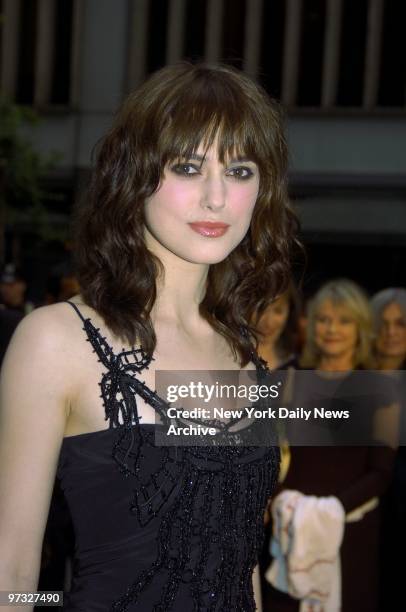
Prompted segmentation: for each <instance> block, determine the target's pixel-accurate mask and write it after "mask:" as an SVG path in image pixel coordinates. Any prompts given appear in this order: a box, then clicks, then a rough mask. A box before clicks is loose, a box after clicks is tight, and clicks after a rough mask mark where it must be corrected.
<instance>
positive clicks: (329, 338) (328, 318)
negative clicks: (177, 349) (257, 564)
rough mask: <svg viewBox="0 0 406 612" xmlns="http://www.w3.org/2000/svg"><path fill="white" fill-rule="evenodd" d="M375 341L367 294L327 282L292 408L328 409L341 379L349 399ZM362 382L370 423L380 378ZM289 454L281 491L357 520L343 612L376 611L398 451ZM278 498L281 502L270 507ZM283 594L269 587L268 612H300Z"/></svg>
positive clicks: (349, 528) (307, 449)
mask: <svg viewBox="0 0 406 612" xmlns="http://www.w3.org/2000/svg"><path fill="white" fill-rule="evenodd" d="M371 338H372V315H371V310H370V307H369V304H368V299H367V297H366V295H365V294H364V292H363V291H362V289H361V288H360V287H359V286H358V285H356V284H355V283H354V282H352V281H350V280H346V279H338V280H333V281H330V282H328V283H327V284H325V285H324V286H323V287H322V288H321V289H320V290H319V291H318V292H317V293H316V295H315V296H314V298H313V299H312V301H311V303H310V307H309V311H308V324H307V339H306V344H305V347H304V351H303V356H302V360H301V365H302V367H303V368H306V369H313V372H308V373H307V377H306V381H305V382H306V384H305V385H304V384H302V383H300V382H299V381H298V382H296V381H295V385H294V392H293V398H292V405H293V406H306V405H307V406H308V407H310V406H313V405H314V403H315V401H321V403H320V404H316V405H321V406H323V405H325V403H324V401H323V400H325V401H326V402H328V401H330V400H331V398H332V397H333V396H334V389H336V388H337V379H338V380H339V381H341V387H342V389H341V391H342V395H341V396H340V397H348V396H349V395H350V396H351V386H353V385H354V382H355V374H354V370H365V369H367V368H369V367H370V365H371ZM300 374H304V373H300ZM363 376H366V377H367V378H368V380H365V379H364V383H365V384H366V386H367V388H368V391H369V393H368V395H367V396H366V395H365V394H364V395H360V396H359V397H357V398H356V401H354V404H353V405H352V406H351V408H352V409H353V410H355V411H358V409H361V408H367V410H368V411H369V410H370V414H371V422H372V421H373V420H374V419H375V417H376V415H377V414H378V413H380V412H381V411H380V409H381V408H385V407H384V406H382V405H379V404H376V402H377V401H378V399H377V394H376V393H375V391H374V386H376V384H377V382H376V380H375V378H376V377H374V376H373V375H372V373H370V372H364V373H363ZM298 378H299V377H298ZM300 378H301V380H303V378H304V377H303V378H302V377H300ZM356 391H357V390H355V394H354V390H353V392H352V396H353V397H356V396H357V393H356ZM388 393H389V391H388ZM379 397H382V394H380V396H379ZM337 400H339V398H336V399H335V402H336V404H335V407H337ZM389 401H390V402H392V401H393V397H391V398H390V400H389ZM363 404H364V405H363ZM365 404H366V405H365ZM347 407H348V406H347ZM385 414H387V413H386V412H385ZM378 420H379V418H378ZM290 450H291V462H290V467H289V471H288V473H287V476H286V479H285V481H284V483H283V490H295V491H299V492H301V493H303V494H304V495H306V496H317V497H325V496H335V497H336V498H337V499H338V500H339V502H340V503H341V505H342V508H343V510H344V512H345V514H346V515H347V520H351V518H354V517H357V520H354V522H346V524H345V526H344V537H343V541H342V544H341V548H340V558H341V574H342V576H341V585H342V586H341V602H342V607H341V610H342V612H355V611H356V612H374V611H376V610H377V609H378V608H377V601H378V593H377V589H376V585H377V582H378V551H379V528H380V508H379V503H378V502H379V498H380V497H381V495H382V494H383V492H384V490H385V488H386V486H387V484H388V482H389V479H390V475H391V470H392V465H393V458H394V452H395V451H394V450H393V448H391V447H390V446H369V447H368V446H356V445H352V446H334V445H330V446H293V445H291V449H290ZM281 489H282V487H281ZM276 500H277V497H276V498H274V502H273V505H275V503H276ZM350 513H352V515H351V514H350ZM348 517H350V518H348ZM358 519H359V520H358ZM268 575H270V574H269V573H268ZM287 583H288V584H289V576H288V580H287ZM285 591H286V592H282V591H281V590H277V589H276V588H272V590H271V595H270V599H269V603H268V605H269V608H267V609H269V610H272V612H282V611H293V610H299V609H301V610H303V607H301V602H300V600H298V599H294V598H293V597H291V596H290V595H288V593H289V592H291V591H289V588H286V589H285ZM316 609H320V608H316ZM330 609H333V608H330V607H326V608H325V612H327V611H329V610H330Z"/></svg>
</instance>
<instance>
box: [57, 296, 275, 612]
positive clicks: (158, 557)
mask: <svg viewBox="0 0 406 612" xmlns="http://www.w3.org/2000/svg"><path fill="white" fill-rule="evenodd" d="M69 303H70V304H71V305H72V307H73V308H75V310H76V311H77V312H78V314H79V316H80V317H81V319H82V322H83V329H84V331H85V332H86V335H87V339H88V341H89V342H90V343H91V345H92V348H93V350H94V352H95V353H96V354H97V357H98V359H99V360H100V361H101V363H102V364H103V366H104V367H105V369H106V371H105V373H104V374H103V376H102V380H101V382H100V389H101V397H102V399H103V403H104V408H105V418H106V420H108V421H109V430H111V432H112V434H114V439H113V442H112V447H111V456H112V460H113V461H114V464H115V466H116V473H117V478H122V479H123V481H126V483H127V484H126V485H125V486H126V490H127V491H128V490H129V489H131V491H132V493H131V495H130V496H128V517H127V515H125V514H124V512H125V510H122V512H123V517H124V516H125V519H122V520H121V523H122V522H124V520H125V521H128V527H126V529H128V530H130V533H129V538H130V537H132V535H133V534H135V535H136V537H137V538H139V539H140V541H143V538H144V537H146V536H145V534H148V537H150V538H151V539H150V541H149V542H148V545H147V546H146V548H145V550H146V553H145V562H143V559H142V556H143V552H142V551H143V549H142V547H140V548H139V549H138V550H130V551H129V550H128V545H126V546H127V548H126V552H125V554H128V555H130V557H131V558H133V559H135V560H136V563H135V562H134V565H137V569H133V568H132V566H131V563H127V564H125V565H124V564H123V565H122V566H120V567H124V568H125V569H124V570H122V569H120V572H121V575H120V576H119V577H117V583H119V582H120V581H121V582H123V581H124V576H123V571H124V574H126V576H125V578H126V580H127V579H128V578H129V580H128V581H127V586H126V588H125V589H123V590H122V591H121V592H118V591H117V592H111V593H110V591H109V594H111V601H110V603H109V604H108V605H107V606H106V598H105V597H104V598H103V601H104V605H105V606H106V607H96V604H95V607H94V608H91V607H89V605H87V606H85V608H86V610H93V609H94V610H106V611H107V610H109V611H110V612H136V611H141V610H142V611H143V612H146V611H147V610H151V611H153V612H180V611H182V612H185V611H186V610H187V611H188V612H189V611H190V612H192V611H195V612H218V611H223V612H224V611H225V610H227V612H254V611H255V609H256V608H255V602H254V598H253V588H252V572H253V569H254V567H255V565H256V564H257V558H258V553H259V551H260V549H261V546H262V541H263V534H264V527H263V517H264V511H265V507H266V504H267V501H268V499H269V497H270V496H271V494H272V491H273V489H274V487H275V484H276V481H277V476H278V470H279V460H280V456H279V449H278V447H277V446H276V445H272V446H268V447H252V446H210V447H195V446H190V447H189V446H187V447H174V446H168V447H161V446H155V444H154V427H155V426H153V425H146V424H145V425H143V424H142V422H140V416H139V415H138V411H137V401H136V399H137V396H140V397H142V398H143V399H144V401H146V402H147V403H148V404H150V405H151V406H152V407H153V408H154V409H155V411H156V412H157V414H158V415H159V416H160V418H161V419H162V421H164V419H165V418H166V414H165V407H166V406H167V404H166V403H165V402H164V400H163V399H162V398H160V397H159V395H158V394H157V393H156V392H155V391H152V390H151V389H149V388H148V387H147V386H146V385H145V383H143V382H142V381H140V380H139V379H137V375H138V374H139V373H140V372H141V371H142V370H143V369H145V368H148V366H149V365H150V362H151V359H148V358H147V357H146V356H145V354H144V353H143V351H142V349H141V348H138V349H133V350H131V351H125V352H122V353H119V354H115V353H114V352H113V350H112V349H111V347H110V346H109V344H108V343H107V341H106V339H105V338H104V337H103V336H102V335H101V334H100V330H99V329H97V328H96V327H95V326H94V325H93V323H92V322H91V320H90V319H88V318H86V319H85V318H84V317H83V316H82V314H81V313H80V311H79V309H78V308H77V306H76V305H75V304H73V303H72V302H69ZM252 359H253V361H254V362H255V365H256V366H257V374H258V376H261V373H262V374H263V373H264V370H265V368H264V365H263V362H262V360H260V359H259V358H258V357H257V356H256V354H255V353H253V357H252ZM109 430H108V431H109ZM88 436H89V438H90V437H91V436H92V434H88ZM79 438H80V436H79ZM73 442H74V441H73ZM86 443H87V441H86ZM67 445H69V438H68V441H67ZM66 453H67V450H66V449H65V450H64V455H63V458H64V461H63V462H62V468H63V466H64V465H67V466H69V465H70V464H69V461H68V460H67V455H66ZM62 468H61V470H60V474H61V475H62V478H63V477H64V471H63V469H62ZM109 469H111V466H110V467H109ZM65 471H66V473H67V476H65V480H66V481H67V483H68V484H66V485H65V488H66V490H67V491H68V492H69V490H71V489H72V486H71V485H70V484H69V478H68V477H69V474H68V470H67V469H66V470H65ZM120 472H121V474H120ZM68 503H69V499H68ZM74 504H75V502H74V500H71V505H72V506H74ZM111 512H112V513H114V508H111ZM77 516H80V513H79V511H78V512H77ZM78 520H80V519H78ZM74 522H75V521H74ZM122 529H124V528H123V527H122ZM77 531H80V526H78V528H77ZM124 533H126V532H125V530H124ZM123 546H124V544H123ZM83 548H85V549H86V550H85V553H83V555H82V556H83V557H84V556H86V555H87V557H86V558H88V557H89V555H90V558H92V559H93V558H94V559H97V563H100V557H98V556H97V554H96V553H95V552H94V551H93V550H92V551H91V553H89V552H88V550H89V548H91V546H89V545H87V547H83ZM79 549H81V546H80V542H79ZM121 554H122V553H121ZM140 558H141V559H140ZM117 564H118V565H120V562H119V561H117ZM79 565H80V564H79ZM105 565H106V567H107V566H108V567H109V570H108V574H109V575H110V574H111V567H114V563H110V565H108V560H107V561H106V562H105ZM84 566H85V564H84V563H83V562H82V567H84ZM98 567H99V569H98V571H100V567H102V566H100V565H99V566H98ZM83 571H84V570H79V571H78V574H77V577H75V579H74V584H73V587H74V588H73V591H74V592H73V595H72V597H73V599H72V601H74V600H75V597H76V598H77V600H78V601H80V595H79V594H75V592H76V593H77V592H78V590H80V589H81V588H82V589H83V579H82V577H81V572H82V573H83ZM118 571H119V570H117V572H118ZM86 572H88V574H89V572H90V575H91V576H92V580H94V584H95V585H96V587H97V588H98V584H97V582H96V578H93V575H95V574H96V572H93V568H91V570H89V563H88V564H87V565H86ZM121 582H120V583H121ZM113 583H114V580H112V583H111V589H110V590H111V591H114V587H113ZM75 585H76V586H75ZM96 587H94V588H96ZM100 588H101V589H102V588H107V586H106V585H105V584H103V587H100ZM89 593H90V592H89ZM92 596H94V597H96V596H95V595H92ZM88 597H90V594H89V596H88ZM85 608H83V609H85ZM67 609H68V610H71V609H72V610H79V609H82V608H80V607H77V608H76V607H73V608H67Z"/></svg>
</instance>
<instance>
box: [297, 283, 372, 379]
mask: <svg viewBox="0 0 406 612" xmlns="http://www.w3.org/2000/svg"><path fill="white" fill-rule="evenodd" d="M326 300H331V301H332V303H333V304H334V305H335V306H341V307H344V308H346V309H347V310H348V312H349V313H350V314H351V316H352V317H353V318H354V320H355V323H356V326H357V331H358V341H357V345H356V347H355V351H354V357H353V366H354V368H367V367H370V366H372V365H373V361H372V357H371V348H372V346H371V343H372V312H371V308H370V306H369V302H368V297H367V295H366V294H365V293H364V291H363V290H362V289H361V287H359V286H358V285H357V284H356V283H354V282H353V281H351V280H348V279H345V278H339V279H334V280H332V281H329V282H328V283H326V284H325V285H323V286H322V287H321V288H320V289H319V290H318V291H317V292H316V294H315V295H314V297H313V298H312V299H311V301H310V304H309V308H308V313H307V327H306V342H305V345H304V348H303V355H302V358H301V360H300V364H301V366H302V367H304V368H317V367H318V365H319V362H320V358H321V352H320V349H319V348H318V347H317V345H316V342H315V327H316V318H317V313H318V310H319V308H320V306H321V304H322V303H323V302H325V301H326Z"/></svg>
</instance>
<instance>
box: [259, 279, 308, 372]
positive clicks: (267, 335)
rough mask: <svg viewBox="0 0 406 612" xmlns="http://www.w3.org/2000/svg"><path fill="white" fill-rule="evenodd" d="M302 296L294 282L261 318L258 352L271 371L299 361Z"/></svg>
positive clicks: (293, 364) (270, 305)
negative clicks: (298, 347)
mask: <svg viewBox="0 0 406 612" xmlns="http://www.w3.org/2000/svg"><path fill="white" fill-rule="evenodd" d="M299 312H300V307H299V296H298V293H297V290H296V288H295V286H294V285H293V283H292V282H291V283H290V285H289V288H288V290H287V291H286V292H285V293H283V294H282V295H280V296H278V297H277V298H276V299H275V300H274V301H273V302H271V303H270V304H269V306H268V307H267V308H266V310H265V312H264V313H263V314H262V315H261V317H260V318H259V320H258V322H257V325H256V328H257V330H258V331H259V344H258V352H259V354H260V355H261V357H262V359H264V360H265V361H266V362H267V365H268V367H269V368H270V369H271V370H274V369H286V368H288V367H289V366H295V365H296V363H297V354H296V349H297V336H298V317H299Z"/></svg>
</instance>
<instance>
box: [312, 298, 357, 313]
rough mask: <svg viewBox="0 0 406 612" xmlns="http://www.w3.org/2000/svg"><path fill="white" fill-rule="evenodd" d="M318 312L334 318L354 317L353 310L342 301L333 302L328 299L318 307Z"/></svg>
mask: <svg viewBox="0 0 406 612" xmlns="http://www.w3.org/2000/svg"><path fill="white" fill-rule="evenodd" d="M317 312H318V313H320V312H323V313H328V314H331V315H333V316H350V317H353V313H352V310H351V308H350V307H349V306H348V305H347V304H346V303H345V302H342V301H333V300H332V299H330V298H328V299H326V300H323V301H322V302H321V304H319V306H318V307H317Z"/></svg>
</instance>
